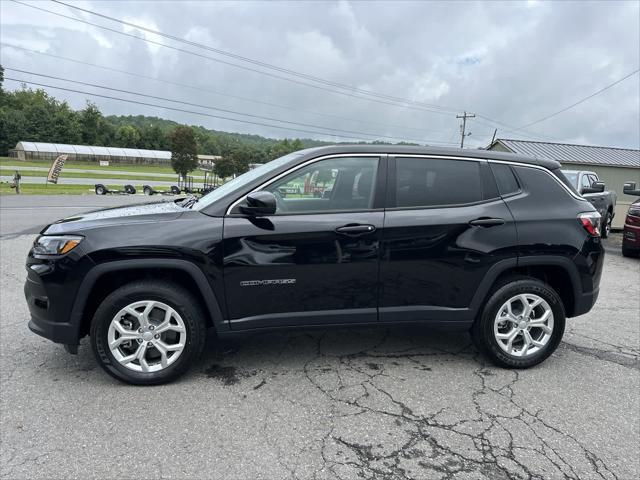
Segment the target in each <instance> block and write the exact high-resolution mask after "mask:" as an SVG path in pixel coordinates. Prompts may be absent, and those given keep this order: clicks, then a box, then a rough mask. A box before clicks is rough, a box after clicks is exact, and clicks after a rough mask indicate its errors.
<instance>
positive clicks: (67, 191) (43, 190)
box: [0, 182, 122, 195]
mask: <svg viewBox="0 0 640 480" xmlns="http://www.w3.org/2000/svg"><path fill="white" fill-rule="evenodd" d="M20 187H21V191H22V193H21V195H82V194H85V195H95V190H94V186H93V185H53V184H49V185H44V184H43V185H40V184H37V183H23V184H21V185H20ZM108 188H110V189H111V188H113V189H118V188H122V186H121V185H120V186H118V185H108ZM0 195H16V190H15V188H10V187H9V184H8V183H6V182H0Z"/></svg>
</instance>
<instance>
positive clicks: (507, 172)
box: [491, 163, 520, 196]
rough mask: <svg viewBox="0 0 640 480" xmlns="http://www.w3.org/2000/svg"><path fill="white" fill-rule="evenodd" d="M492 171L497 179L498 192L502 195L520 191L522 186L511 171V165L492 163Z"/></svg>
mask: <svg viewBox="0 0 640 480" xmlns="http://www.w3.org/2000/svg"><path fill="white" fill-rule="evenodd" d="M491 170H492V171H493V176H494V177H495V179H496V184H497V185H498V192H500V195H502V196H504V195H510V194H512V193H515V192H517V191H519V190H520V185H518V180H517V179H516V176H515V175H514V173H513V170H511V167H510V166H509V165H504V164H501V163H492V164H491Z"/></svg>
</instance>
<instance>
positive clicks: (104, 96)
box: [4, 77, 364, 141]
mask: <svg viewBox="0 0 640 480" xmlns="http://www.w3.org/2000/svg"><path fill="white" fill-rule="evenodd" d="M4 78H5V80H13V81H14V82H20V83H24V84H27V85H37V86H39V87H46V88H53V89H54V90H62V91H65V92H73V93H81V94H83V95H89V96H92V97H100V98H106V99H109V100H118V101H120V102H125V103H135V104H137V105H144V106H147V107H157V108H163V109H166V110H174V111H176V112H184V113H192V114H194V115H201V116H203V117H211V118H219V119H222V120H230V121H232V122H239V123H248V124H251V125H260V126H262V127H271V128H279V129H281V130H288V131H293V132H304V133H313V134H316V135H329V136H334V137H341V138H348V139H350V140H353V137H347V136H345V135H337V134H333V135H332V134H328V133H325V132H317V131H312V130H302V129H299V128H290V127H282V126H280V125H270V124H267V123H261V122H252V121H250V120H240V119H237V118H230V117H225V116H222V115H213V114H211V113H203V112H196V111H193V110H186V109H183V108H176V107H168V106H166V105H158V104H155V103H148V102H140V101H138V100H131V99H127V98H120V97H114V96H111V95H102V94H100V93H92V92H85V91H82V90H75V89H72V88H65V87H58V86H55V85H47V84H45V83H39V82H34V81H32V80H24V79H20V78H11V77H4ZM357 140H363V139H357ZM363 141H364V140H363Z"/></svg>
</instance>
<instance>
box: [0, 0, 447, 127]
mask: <svg viewBox="0 0 640 480" xmlns="http://www.w3.org/2000/svg"><path fill="white" fill-rule="evenodd" d="M11 1H13V2H14V3H17V4H20V5H23V6H25V7H29V8H33V9H35V10H40V11H42V12H47V13H50V14H52V15H56V16H58V17H62V18H66V19H68V20H73V21H75V22H80V23H83V24H85V25H91V26H93V27H96V28H101V29H103V30H107V31H110V32H113V33H116V34H118V35H122V36H125V37H130V38H135V39H136V40H141V41H143V42H146V43H150V44H152V45H158V46H160V47H165V48H169V49H171V50H175V51H178V52H181V53H186V54H188V55H193V56H196V57H199V58H205V59H207V60H211V61H214V62H218V63H222V64H224V65H229V66H232V67H236V68H241V69H243V70H248V71H251V72H254V73H259V74H261V75H266V76H268V77H271V78H276V79H279V80H284V81H286V82H291V83H296V84H298V85H304V86H307V87H311V88H315V89H319V90H324V91H327V92H331V93H337V94H339V95H344V96H347V97H351V98H357V99H360V100H366V101H369V102H375V103H380V104H383V105H390V106H393V107H396V108H398V107H401V108H407V109H411V110H418V111H422V112H431V113H437V114H439V115H449V114H450V113H447V112H445V111H441V110H435V109H433V108H427V107H420V106H417V105H413V104H412V105H409V104H404V103H400V102H395V101H385V100H382V99H379V98H372V97H367V96H361V95H357V94H354V93H349V92H344V91H341V90H335V89H332V88H327V87H323V86H321V85H314V84H312V83H308V82H303V81H301V80H296V79H293V78H288V77H283V76H281V75H276V74H273V73H270V72H265V71H263V70H258V69H255V68H251V67H247V66H246V65H239V64H237V63H233V62H228V61H226V60H221V59H219V58H215V57H211V56H208V55H203V54H201V53H197V52H193V51H191V50H185V49H183V48H179V47H175V46H173V45H167V44H166V43H162V42H157V41H155V40H151V39H148V38H144V37H139V36H137V35H133V34H131V33H126V32H121V31H119V30H116V29H114V28H110V27H106V26H104V25H99V24H97V23H92V22H89V21H87V20H82V19H80V18H75V17H72V16H69V15H64V14H62V13H59V12H54V11H52V10H48V9H46V8H42V7H37V6H35V5H31V4H29V3H24V2H22V1H20V0H11ZM454 111H455V110H451V112H454Z"/></svg>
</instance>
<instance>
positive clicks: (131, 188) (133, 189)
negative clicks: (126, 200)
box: [124, 185, 136, 195]
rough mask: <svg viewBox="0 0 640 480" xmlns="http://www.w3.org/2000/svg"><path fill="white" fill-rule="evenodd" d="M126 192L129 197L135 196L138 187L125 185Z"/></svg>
mask: <svg viewBox="0 0 640 480" xmlns="http://www.w3.org/2000/svg"><path fill="white" fill-rule="evenodd" d="M124 191H125V193H128V194H129V195H134V194H135V193H136V187H134V186H133V185H125V186H124Z"/></svg>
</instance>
